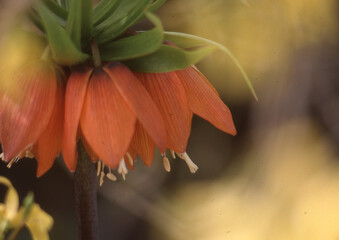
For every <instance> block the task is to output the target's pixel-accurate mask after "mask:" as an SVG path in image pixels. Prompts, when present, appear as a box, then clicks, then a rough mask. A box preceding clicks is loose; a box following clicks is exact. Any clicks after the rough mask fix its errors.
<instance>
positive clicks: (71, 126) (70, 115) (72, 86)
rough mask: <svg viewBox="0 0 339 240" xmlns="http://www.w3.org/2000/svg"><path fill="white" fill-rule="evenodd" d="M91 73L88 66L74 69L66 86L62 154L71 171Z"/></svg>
mask: <svg viewBox="0 0 339 240" xmlns="http://www.w3.org/2000/svg"><path fill="white" fill-rule="evenodd" d="M91 73H92V69H89V68H78V69H76V70H74V71H73V72H72V74H71V76H70V77H69V79H68V82H67V86H66V96H65V120H64V131H63V137H62V155H63V157H64V161H65V163H66V165H67V167H68V168H69V169H70V170H71V171H75V168H76V162H77V152H76V148H77V146H76V144H77V133H78V126H79V121H80V116H81V112H82V107H83V103H84V100H85V96H86V90H87V85H88V81H89V78H90V76H91Z"/></svg>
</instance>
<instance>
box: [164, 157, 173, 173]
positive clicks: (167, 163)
mask: <svg viewBox="0 0 339 240" xmlns="http://www.w3.org/2000/svg"><path fill="white" fill-rule="evenodd" d="M162 163H163V164H164V168H165V171H166V172H170V171H171V165H170V162H169V160H168V158H167V157H166V156H165V155H164V156H163V157H162Z"/></svg>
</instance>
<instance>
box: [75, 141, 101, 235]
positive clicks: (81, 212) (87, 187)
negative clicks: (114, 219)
mask: <svg viewBox="0 0 339 240" xmlns="http://www.w3.org/2000/svg"><path fill="white" fill-rule="evenodd" d="M78 154H79V156H78V163H77V168H76V171H75V174H74V188H75V191H74V195H75V210H76V218H77V226H78V239H79V240H97V239H98V238H99V236H98V208H97V177H96V169H95V164H94V163H93V162H92V161H91V159H90V157H89V156H88V154H87V153H86V150H85V148H84V146H83V144H82V142H81V141H79V143H78Z"/></svg>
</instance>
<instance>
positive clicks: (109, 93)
mask: <svg viewBox="0 0 339 240" xmlns="http://www.w3.org/2000/svg"><path fill="white" fill-rule="evenodd" d="M136 122H138V124H140V125H141V126H142V127H143V129H144V130H145V131H146V132H147V134H148V136H149V137H150V138H151V139H152V141H153V142H154V143H155V144H156V145H157V146H158V147H159V149H160V150H161V151H162V152H164V151H165V149H166V144H167V143H166V132H165V127H164V123H163V120H162V117H161V113H160V112H159V110H158V108H157V106H156V104H155V103H154V101H153V100H152V98H151V96H150V95H149V93H148V92H147V91H146V89H145V88H144V87H143V85H142V84H141V83H140V81H139V80H138V79H137V78H136V77H135V76H134V75H133V73H132V72H131V71H130V70H129V69H128V68H127V67H125V66H124V65H122V64H120V63H110V64H108V65H105V66H103V67H100V68H94V69H93V68H86V67H82V68H77V69H74V70H73V71H72V73H71V75H70V77H69V79H68V83H67V87H66V97H65V122H64V134H63V141H62V151H63V156H64V160H65V162H66V165H67V166H68V168H69V169H70V170H72V171H74V170H75V168H76V161H77V152H76V144H77V140H78V139H79V137H80V138H82V140H83V142H84V145H85V147H86V149H87V151H88V152H90V153H92V154H90V155H92V156H95V158H94V159H92V160H98V159H100V160H101V161H102V162H103V163H104V164H106V165H107V166H108V167H109V168H115V167H117V166H118V165H119V169H121V168H125V165H124V164H125V161H124V157H125V155H126V153H128V149H129V146H130V142H131V139H132V137H133V135H134V132H135V128H136ZM128 155H131V154H130V153H128ZM132 155H133V154H132ZM121 166H122V167H121ZM121 171H122V170H121Z"/></svg>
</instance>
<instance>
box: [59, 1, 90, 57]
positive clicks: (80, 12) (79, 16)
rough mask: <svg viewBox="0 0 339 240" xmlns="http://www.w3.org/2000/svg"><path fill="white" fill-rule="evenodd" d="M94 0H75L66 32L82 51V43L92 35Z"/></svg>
mask: <svg viewBox="0 0 339 240" xmlns="http://www.w3.org/2000/svg"><path fill="white" fill-rule="evenodd" d="M91 10H92V0H73V1H72V3H71V8H70V11H69V16H68V19H67V25H66V31H67V33H68V34H69V36H70V37H71V39H72V41H73V43H74V44H75V46H76V47H77V48H78V49H79V50H80V49H81V42H82V40H83V42H87V41H88V40H89V39H90V37H91V35H92V29H93V26H92V11H91Z"/></svg>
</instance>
